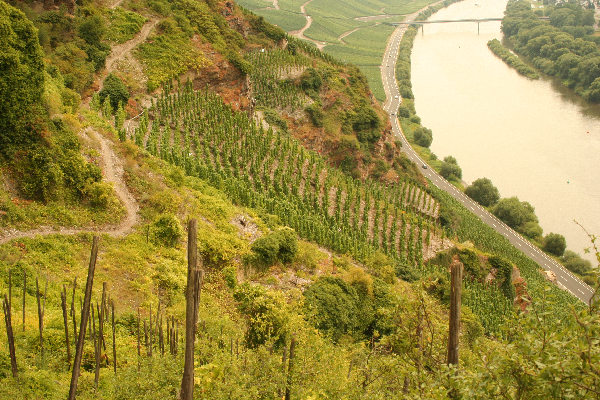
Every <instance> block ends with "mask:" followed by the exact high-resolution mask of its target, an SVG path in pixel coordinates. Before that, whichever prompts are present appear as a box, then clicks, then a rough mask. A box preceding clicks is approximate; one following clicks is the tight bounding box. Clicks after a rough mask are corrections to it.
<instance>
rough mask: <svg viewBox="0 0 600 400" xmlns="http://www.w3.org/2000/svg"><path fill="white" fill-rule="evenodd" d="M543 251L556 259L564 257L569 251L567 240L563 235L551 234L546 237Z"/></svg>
mask: <svg viewBox="0 0 600 400" xmlns="http://www.w3.org/2000/svg"><path fill="white" fill-rule="evenodd" d="M542 249H543V250H544V251H547V252H548V253H550V254H552V255H554V256H556V257H562V256H563V254H565V250H566V249H567V240H566V239H565V237H564V236H563V235H560V234H558V233H553V232H550V233H549V234H547V235H546V236H544V245H543V246H542Z"/></svg>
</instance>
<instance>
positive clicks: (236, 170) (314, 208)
mask: <svg viewBox="0 0 600 400" xmlns="http://www.w3.org/2000/svg"><path fill="white" fill-rule="evenodd" d="M166 89H169V88H166ZM169 93H170V90H165V91H164V92H163V94H162V95H161V96H160V97H159V98H158V99H156V100H155V101H153V104H152V106H151V107H150V108H149V109H147V110H145V111H144V113H143V114H142V115H141V116H140V121H139V124H138V127H137V128H136V129H135V131H134V132H131V133H127V132H125V131H124V130H121V132H120V137H121V138H122V139H123V140H125V139H126V138H130V139H131V140H132V141H134V142H135V143H136V144H137V145H138V146H140V147H142V148H145V149H146V150H147V151H148V152H149V153H151V154H152V155H154V156H157V157H159V158H161V159H163V160H165V161H167V162H169V163H172V164H174V165H177V166H179V167H181V168H182V169H184V170H185V172H186V174H188V175H190V176H196V177H199V178H201V179H204V180H206V181H208V182H209V183H210V184H211V185H213V186H214V187H216V188H218V189H220V190H222V191H224V192H225V193H226V194H227V195H228V197H229V198H230V199H231V200H232V201H233V202H234V203H236V204H239V205H243V206H247V207H252V208H256V209H259V210H264V211H266V212H267V213H270V214H274V215H277V216H278V217H279V218H280V219H281V220H282V221H283V223H284V224H286V225H288V226H290V227H292V228H293V229H295V230H296V232H297V233H298V234H299V235H300V236H301V237H302V238H305V239H307V240H310V241H313V242H316V243H318V244H319V245H321V246H324V247H327V248H329V249H331V250H333V251H335V252H337V253H339V254H349V255H351V256H352V257H354V258H355V259H357V260H360V261H366V260H367V259H369V257H370V256H371V255H372V254H373V253H374V252H375V251H380V252H382V253H384V254H386V255H387V256H389V257H390V258H391V259H393V260H394V263H395V265H396V266H397V267H401V268H405V269H407V268H408V269H414V270H418V271H421V272H424V271H425V270H426V268H427V267H426V266H425V263H424V260H426V259H428V258H430V257H433V256H434V255H435V252H436V251H438V250H439V249H440V248H441V247H442V244H443V239H442V240H441V238H443V231H442V229H441V228H440V227H439V226H438V225H437V217H438V214H439V208H440V206H439V203H438V202H437V201H436V200H435V199H434V197H432V196H431V195H430V194H429V193H428V192H427V191H425V190H424V188H422V187H420V186H418V185H416V184H414V183H412V182H408V181H404V182H400V183H398V184H394V185H390V186H385V185H383V184H381V183H378V182H364V183H363V182H361V181H358V180H354V179H352V178H350V177H348V176H346V175H344V174H342V173H341V172H340V171H338V170H337V169H335V168H331V167H329V166H328V165H327V164H326V162H325V160H324V159H323V158H322V157H321V156H319V155H318V154H316V153H315V152H312V151H308V150H306V149H305V148H304V147H303V146H302V145H301V144H300V143H298V142H297V141H296V140H295V139H293V138H291V137H290V136H288V135H284V134H282V133H279V132H276V131H273V130H272V129H271V128H269V129H268V130H265V129H263V128H262V127H260V126H258V125H257V124H256V123H255V121H254V120H253V119H252V118H251V117H250V116H249V115H248V114H247V113H242V112H237V111H234V110H233V109H232V108H231V107H230V106H228V105H227V104H225V103H224V102H223V100H222V99H221V98H220V97H219V96H218V95H217V94H215V93H214V92H211V91H193V90H192V87H191V84H186V85H182V86H181V89H180V90H179V91H178V92H175V93H172V94H169ZM468 287H469V291H470V292H471V293H472V296H471V299H470V301H469V305H470V306H471V307H472V308H473V311H474V312H475V313H476V314H477V315H479V316H480V317H481V320H482V322H483V325H484V328H485V329H486V332H488V333H489V334H499V329H498V327H499V326H500V324H501V323H502V321H503V320H504V319H505V318H506V317H508V316H509V315H510V314H511V313H512V302H511V301H510V300H508V299H505V298H503V297H501V294H500V293H499V291H498V290H497V288H495V287H489V286H487V285H486V284H484V283H481V282H479V281H477V280H474V281H471V282H469V284H468ZM483 304H491V305H493V306H491V307H484V306H483Z"/></svg>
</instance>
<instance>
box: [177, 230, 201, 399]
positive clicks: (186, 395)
mask: <svg viewBox="0 0 600 400" xmlns="http://www.w3.org/2000/svg"><path fill="white" fill-rule="evenodd" d="M197 231H198V221H197V220H195V219H192V220H190V221H189V223H188V274H187V288H186V293H185V297H186V312H185V362H184V367H183V378H182V380H181V391H180V393H179V398H180V400H192V399H193V391H194V339H195V337H196V322H197V321H198V302H199V299H200V287H201V285H202V278H203V271H202V270H201V269H199V268H198V245H197V242H196V238H197Z"/></svg>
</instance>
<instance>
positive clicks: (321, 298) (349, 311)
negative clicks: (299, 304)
mask: <svg viewBox="0 0 600 400" xmlns="http://www.w3.org/2000/svg"><path fill="white" fill-rule="evenodd" d="M357 302H358V294H357V293H356V289H354V287H352V286H350V285H349V284H348V283H346V282H345V281H343V280H342V279H340V278H336V277H332V276H327V277H321V278H319V280H318V281H317V282H315V283H313V284H312V285H311V286H310V287H309V288H308V289H306V291H305V292H304V311H305V314H306V315H307V316H308V319H309V321H310V322H311V323H312V324H313V325H314V326H315V327H316V328H318V329H319V330H321V331H323V332H324V333H326V334H329V335H330V336H331V338H332V339H333V341H338V340H339V339H340V338H341V337H342V335H344V334H345V333H348V332H351V331H352V330H354V327H355V325H356V315H357Z"/></svg>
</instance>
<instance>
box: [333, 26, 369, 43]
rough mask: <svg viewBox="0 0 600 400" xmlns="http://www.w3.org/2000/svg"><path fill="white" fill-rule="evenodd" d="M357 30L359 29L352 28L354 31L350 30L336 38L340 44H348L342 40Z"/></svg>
mask: <svg viewBox="0 0 600 400" xmlns="http://www.w3.org/2000/svg"><path fill="white" fill-rule="evenodd" d="M365 28H366V27H365ZM359 29H360V27H359V28H354V29H352V30H351V31H347V32H344V33H342V34H341V35H340V36H339V37H338V40H339V41H340V42H342V43H343V44H348V43H346V42H344V38H345V37H346V36H348V35H349V34H351V33H354V32H356V31H357V30H359Z"/></svg>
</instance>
